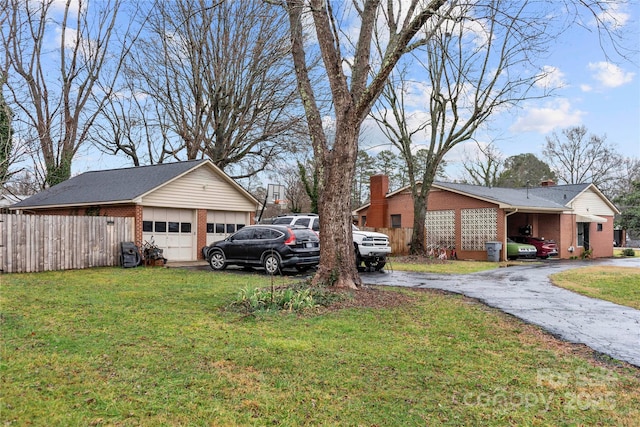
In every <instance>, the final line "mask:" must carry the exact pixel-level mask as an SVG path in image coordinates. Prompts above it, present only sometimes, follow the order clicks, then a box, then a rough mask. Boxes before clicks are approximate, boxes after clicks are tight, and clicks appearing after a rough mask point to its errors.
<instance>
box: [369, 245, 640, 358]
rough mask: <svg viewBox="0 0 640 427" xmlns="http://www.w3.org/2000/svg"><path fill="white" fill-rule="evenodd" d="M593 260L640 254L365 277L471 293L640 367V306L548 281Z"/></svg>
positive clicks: (630, 262) (621, 262)
mask: <svg viewBox="0 0 640 427" xmlns="http://www.w3.org/2000/svg"><path fill="white" fill-rule="evenodd" d="M589 265H614V266H620V267H637V268H640V258H628V259H622V258H620V259H599V260H589V261H559V260H553V261H548V262H544V263H535V264H533V263H532V264H527V265H521V266H514V267H508V268H499V269H496V270H491V271H484V272H480V273H474V274H465V275H440V274H430V273H412V272H403V271H385V272H376V273H373V272H372V273H361V277H362V281H363V282H364V283H365V284H370V285H387V286H405V287H410V288H433V289H442V290H445V291H450V292H455V293H458V294H462V295H466V296H468V297H471V298H475V299H478V300H480V301H482V302H483V303H485V304H487V305H489V306H491V307H495V308H498V309H500V310H502V311H504V312H505V313H509V314H511V315H513V316H516V317H518V318H520V319H522V320H524V321H525V322H528V323H532V324H535V325H539V326H540V327H542V328H543V329H545V330H546V331H548V332H550V333H551V334H553V335H555V336H557V337H560V338H562V339H564V340H566V341H569V342H573V343H582V344H586V345H587V346H589V347H591V348H592V349H594V350H596V351H598V352H601V353H604V354H606V355H609V356H611V357H613V358H615V359H619V360H624V361H626V362H629V363H631V364H633V365H635V366H638V367H640V310H636V309H633V308H629V307H624V306H621V305H618V304H614V303H611V302H607V301H603V300H599V299H594V298H589V297H586V296H582V295H579V294H576V293H574V292H571V291H568V290H565V289H562V288H559V287H556V286H553V285H552V284H551V281H550V280H549V275H551V274H554V273H557V272H560V271H563V270H567V269H571V268H579V267H585V266H589ZM391 267H393V265H391ZM638 286H640V283H638Z"/></svg>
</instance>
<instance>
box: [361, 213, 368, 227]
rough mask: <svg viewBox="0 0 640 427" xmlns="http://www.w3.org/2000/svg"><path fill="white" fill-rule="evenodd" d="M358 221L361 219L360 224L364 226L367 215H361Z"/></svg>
mask: <svg viewBox="0 0 640 427" xmlns="http://www.w3.org/2000/svg"><path fill="white" fill-rule="evenodd" d="M360 221H361V222H360V225H361V226H363V227H364V226H366V225H367V216H366V215H362V216H361V217H360Z"/></svg>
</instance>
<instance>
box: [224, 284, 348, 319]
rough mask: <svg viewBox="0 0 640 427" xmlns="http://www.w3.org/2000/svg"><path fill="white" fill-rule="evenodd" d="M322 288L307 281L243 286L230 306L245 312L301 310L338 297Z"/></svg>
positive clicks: (333, 300)
mask: <svg viewBox="0 0 640 427" xmlns="http://www.w3.org/2000/svg"><path fill="white" fill-rule="evenodd" d="M339 298H340V296H339V295H336V294H335V293H334V292H331V291H329V290H327V289H324V288H319V287H313V286H311V285H310V283H308V282H301V283H296V284H292V285H289V286H286V287H280V288H278V287H275V286H271V287H269V288H252V287H249V288H243V289H241V290H240V292H239V293H238V296H237V297H236V300H235V301H234V302H233V303H232V306H234V307H239V308H240V309H241V310H242V311H246V312H247V313H256V312H274V311H288V312H294V311H296V312H297V311H303V310H306V309H312V308H316V307H319V306H328V305H331V303H333V302H335V301H336V300H337V299H339Z"/></svg>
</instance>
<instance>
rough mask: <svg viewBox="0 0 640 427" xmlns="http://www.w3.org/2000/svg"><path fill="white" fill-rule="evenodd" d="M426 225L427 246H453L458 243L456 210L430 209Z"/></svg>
mask: <svg viewBox="0 0 640 427" xmlns="http://www.w3.org/2000/svg"><path fill="white" fill-rule="evenodd" d="M425 227H426V229H427V247H430V248H442V247H445V248H453V247H454V246H455V245H456V211H454V210H446V211H428V212H427V218H426V220H425Z"/></svg>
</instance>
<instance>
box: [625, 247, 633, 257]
mask: <svg viewBox="0 0 640 427" xmlns="http://www.w3.org/2000/svg"><path fill="white" fill-rule="evenodd" d="M622 256H636V251H634V250H633V248H624V249H623V250H622Z"/></svg>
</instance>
